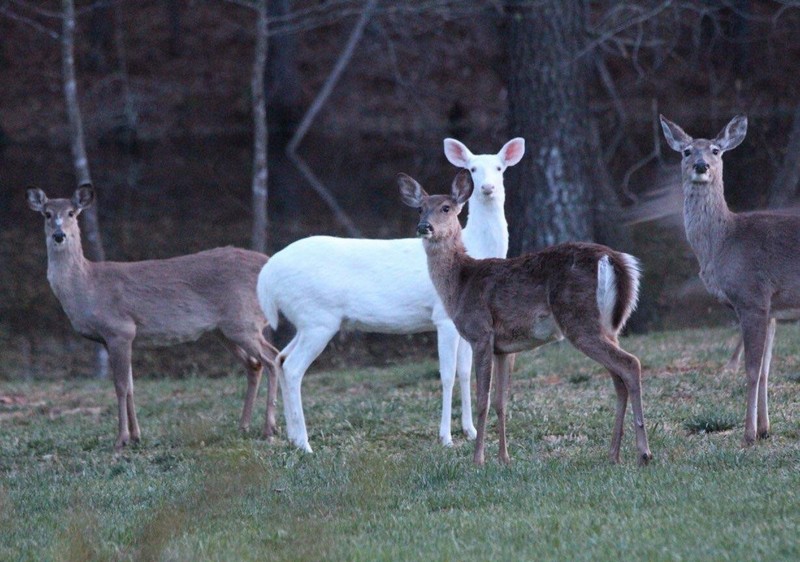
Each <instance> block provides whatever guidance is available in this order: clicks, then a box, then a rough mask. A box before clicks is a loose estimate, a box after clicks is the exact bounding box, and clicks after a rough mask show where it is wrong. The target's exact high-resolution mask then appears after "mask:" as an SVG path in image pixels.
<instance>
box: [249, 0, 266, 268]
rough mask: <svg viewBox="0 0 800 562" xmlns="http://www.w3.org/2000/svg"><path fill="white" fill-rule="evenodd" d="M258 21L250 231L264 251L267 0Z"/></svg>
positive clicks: (259, 249) (260, 6)
mask: <svg viewBox="0 0 800 562" xmlns="http://www.w3.org/2000/svg"><path fill="white" fill-rule="evenodd" d="M256 7H257V9H258V24H257V27H256V45H255V54H254V56H253V61H254V62H253V75H252V78H251V90H252V96H253V235H252V247H253V250H255V251H256V252H261V253H262V254H263V253H266V251H267V195H268V192H267V179H268V178H269V170H268V168H267V108H266V102H265V96H264V68H265V66H266V62H267V25H268V21H267V0H258V2H257V6H256Z"/></svg>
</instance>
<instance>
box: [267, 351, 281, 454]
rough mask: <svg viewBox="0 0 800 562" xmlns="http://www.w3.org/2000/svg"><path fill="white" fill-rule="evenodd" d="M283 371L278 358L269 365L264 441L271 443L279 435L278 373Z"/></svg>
mask: <svg viewBox="0 0 800 562" xmlns="http://www.w3.org/2000/svg"><path fill="white" fill-rule="evenodd" d="M280 370H281V366H280V360H279V359H278V357H277V356H276V357H275V358H274V359H273V360H272V362H268V363H267V416H266V418H265V419H264V432H263V435H264V439H266V440H267V441H269V442H271V441H272V440H273V438H274V436H275V435H277V433H278V422H277V420H276V415H275V409H276V408H277V406H278V373H279V372H280Z"/></svg>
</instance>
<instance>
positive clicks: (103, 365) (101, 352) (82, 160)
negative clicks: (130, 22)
mask: <svg viewBox="0 0 800 562" xmlns="http://www.w3.org/2000/svg"><path fill="white" fill-rule="evenodd" d="M62 6H63V11H64V19H63V29H62V34H61V62H62V72H63V74H64V100H65V104H66V107H67V117H68V119H69V135H70V147H71V149H72V160H73V163H74V166H75V177H76V179H77V180H78V181H77V184H78V185H81V184H84V183H91V181H92V177H91V174H90V173H89V160H88V159H87V157H86V146H85V145H84V141H83V122H82V121H81V110H80V106H79V104H78V84H77V81H76V79H75V54H74V53H75V4H74V3H73V0H62ZM81 216H82V217H83V234H84V240H85V244H84V247H85V249H86V255H87V257H88V258H89V259H90V260H92V261H103V260H104V259H105V252H104V251H103V243H102V240H101V239H100V227H99V224H98V220H97V205H93V206H91V207H89V208H88V209H86V210H85V211H84V212H83V213H81ZM95 374H96V375H97V376H98V377H103V378H105V377H107V376H108V354H107V353H106V350H105V348H104V347H103V346H100V345H98V347H97V355H96V362H95Z"/></svg>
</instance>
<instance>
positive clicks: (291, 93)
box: [263, 0, 303, 156]
mask: <svg viewBox="0 0 800 562" xmlns="http://www.w3.org/2000/svg"><path fill="white" fill-rule="evenodd" d="M289 12H290V2H289V0H270V2H267V17H268V19H270V20H273V19H275V18H279V17H282V16H286V15H288V14H289ZM294 42H295V36H294V35H293V34H291V33H284V34H281V35H276V36H275V37H273V38H272V39H270V41H269V56H268V59H267V65H266V80H265V81H264V82H263V85H264V86H263V88H264V90H265V93H266V98H267V121H268V122H269V123H270V129H271V134H270V139H269V141H270V143H271V144H272V146H271V147H270V148H271V150H270V152H271V153H272V154H274V155H276V156H282V155H283V154H284V152H285V151H286V145H287V144H288V143H289V139H291V138H292V135H293V134H294V129H295V127H296V126H297V123H298V121H299V120H300V117H301V116H302V114H303V108H302V105H301V98H300V79H299V76H298V72H297V67H296V65H295V54H294V53H295V46H294V45H295V43H294Z"/></svg>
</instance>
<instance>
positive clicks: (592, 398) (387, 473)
mask: <svg viewBox="0 0 800 562" xmlns="http://www.w3.org/2000/svg"><path fill="white" fill-rule="evenodd" d="M733 339H734V331H733V329H731V328H719V329H713V330H687V331H681V332H665V333H656V334H651V335H646V336H635V337H628V338H623V340H622V345H623V347H625V348H626V349H628V350H629V351H631V352H632V353H635V354H636V355H638V356H639V358H640V359H641V360H642V364H643V366H644V406H645V415H646V417H647V420H646V423H647V428H648V430H649V436H650V447H651V449H652V451H653V453H654V455H655V460H654V462H653V463H652V464H651V465H650V466H648V467H646V468H639V467H637V465H636V450H635V447H634V443H633V431H632V427H631V419H630V418H631V416H630V412H629V414H628V419H626V435H625V440H624V444H623V450H622V459H623V462H622V464H621V465H619V466H612V465H610V464H609V463H608V462H607V460H606V452H607V447H608V444H609V439H610V434H611V424H612V421H613V411H614V402H615V395H614V391H613V386H612V384H611V382H610V380H609V378H608V376H607V374H606V373H605V372H604V371H603V369H602V368H601V367H599V366H598V365H597V364H595V363H593V362H591V361H590V360H588V359H586V358H585V357H583V356H582V355H580V354H579V353H578V352H576V351H575V350H574V349H572V348H571V347H570V346H569V345H568V344H556V345H551V346H549V347H547V348H545V349H542V350H539V351H538V352H533V353H525V354H522V355H521V356H520V357H519V359H518V362H517V370H516V372H515V374H514V380H513V382H512V397H511V401H510V420H509V423H508V435H509V440H510V447H509V452H510V454H511V457H512V464H511V466H502V465H500V464H499V463H498V462H497V460H496V453H497V440H496V434H495V432H494V423H493V421H494V420H493V419H492V423H491V424H490V428H489V432H488V438H489V446H488V449H487V464H486V466H485V467H482V468H475V467H474V466H472V464H471V456H472V443H471V442H468V441H466V440H465V439H464V438H463V437H462V436H460V434H459V435H458V437H457V438H456V439H455V446H454V447H453V448H450V449H445V448H443V447H441V446H439V445H438V444H437V442H436V434H437V429H438V418H439V409H440V404H439V382H438V375H437V367H436V363H435V362H434V361H432V360H427V361H422V362H415V363H413V364H402V365H396V366H391V367H387V368H368V369H358V370H340V371H324V372H323V371H316V372H312V373H309V374H308V375H307V377H306V379H305V381H304V384H303V391H304V405H305V412H306V421H307V423H308V428H309V436H310V440H311V445H312V447H314V451H315V452H314V454H312V455H307V454H303V453H300V452H298V451H296V450H294V449H293V448H291V447H290V446H288V445H287V443H286V441H285V439H284V438H282V437H281V438H279V439H278V440H277V441H276V442H275V443H274V444H268V443H265V442H264V441H263V440H261V439H260V438H259V431H258V430H257V429H253V430H252V431H251V432H250V433H249V434H246V435H242V434H241V433H240V432H239V431H238V430H237V421H238V416H239V413H240V412H239V411H240V407H241V405H242V399H243V395H244V389H245V379H244V375H243V373H239V370H238V369H237V368H235V367H234V364H233V361H230V362H229V363H230V366H229V370H230V372H231V375H230V376H224V377H221V378H205V377H203V376H192V377H190V378H186V379H183V380H177V379H169V378H146V379H141V380H137V386H136V391H137V404H138V409H139V421H140V424H141V426H142V432H143V441H142V443H141V444H139V445H137V446H134V447H132V448H130V449H127V450H125V451H124V452H123V453H122V454H120V455H114V454H113V452H112V445H113V440H114V437H115V431H116V408H115V401H114V398H113V388H112V384H111V382H109V381H95V380H88V379H87V380H68V381H63V382H36V383H15V382H4V383H2V384H1V385H0V396H1V397H2V398H3V399H2V400H1V401H0V402H1V403H0V560H256V559H260V560H263V559H270V560H323V559H324V560H370V561H372V560H456V559H458V560H489V559H498V560H500V559H502V560H523V559H527V560H618V559H623V558H624V559H626V560H748V559H750V560H752V559H761V560H797V559H800V538H799V537H800V501H798V491H800V407H798V406H800V329H798V327H796V326H780V327H779V329H778V336H777V338H776V350H775V359H774V361H773V374H772V377H771V381H770V382H771V387H770V399H771V402H770V406H771V418H772V436H771V437H770V439H768V440H766V441H763V442H761V443H759V444H758V445H757V446H755V447H753V448H750V449H742V448H740V446H739V444H740V440H741V437H742V431H743V428H742V420H743V417H744V400H745V398H744V375H743V373H742V372H741V371H740V372H738V373H721V367H722V365H723V364H724V362H725V360H726V359H727V355H728V353H729V351H730V349H731V346H732V343H733ZM222 360H225V361H228V358H227V357H224V356H221V361H222ZM473 384H474V381H473ZM456 394H457V393H456ZM264 395H265V392H264V389H263V388H262V393H261V396H262V399H261V400H260V402H259V404H258V410H257V413H256V420H255V421H256V422H257V424H256V425H259V426H260V424H261V422H262V420H263V412H264V404H263V397H264ZM459 413H460V406H459V404H458V403H456V404H455V406H454V428H458V427H459V426H460V423H459V422H458V421H457V419H458V414H459ZM706 421H707V422H709V424H708V427H710V428H715V429H722V431H714V432H711V433H706V432H703V431H699V432H698V431H696V429H697V428H698V427H705V426H704V425H703V423H704V422H706ZM280 422H281V425H283V420H282V419H281V420H280ZM729 425H733V427H732V429H727V430H725V428H726V427H728V426H729Z"/></svg>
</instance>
